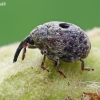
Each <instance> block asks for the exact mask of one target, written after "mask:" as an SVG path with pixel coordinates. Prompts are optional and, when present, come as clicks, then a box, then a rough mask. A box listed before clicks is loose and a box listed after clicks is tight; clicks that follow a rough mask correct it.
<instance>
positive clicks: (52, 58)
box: [47, 55, 66, 78]
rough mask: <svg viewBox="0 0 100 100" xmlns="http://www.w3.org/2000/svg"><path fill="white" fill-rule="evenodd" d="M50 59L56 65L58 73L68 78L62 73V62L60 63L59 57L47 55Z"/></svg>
mask: <svg viewBox="0 0 100 100" xmlns="http://www.w3.org/2000/svg"><path fill="white" fill-rule="evenodd" d="M47 57H48V59H50V60H52V61H54V65H55V67H56V70H57V72H58V73H60V75H62V76H64V78H66V76H65V74H64V73H63V72H62V71H60V69H59V67H60V61H59V57H57V56H54V55H47Z"/></svg>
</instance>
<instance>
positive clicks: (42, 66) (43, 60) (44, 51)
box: [41, 50, 49, 72]
mask: <svg viewBox="0 0 100 100" xmlns="http://www.w3.org/2000/svg"><path fill="white" fill-rule="evenodd" d="M41 52H42V53H43V55H44V57H43V59H42V63H41V68H42V69H43V70H47V71H48V72H49V70H48V69H47V68H45V67H44V63H45V59H46V56H47V51H46V50H43V51H41Z"/></svg>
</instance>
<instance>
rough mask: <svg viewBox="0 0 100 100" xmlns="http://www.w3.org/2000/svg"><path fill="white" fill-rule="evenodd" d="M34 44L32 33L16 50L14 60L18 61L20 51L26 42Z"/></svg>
mask: <svg viewBox="0 0 100 100" xmlns="http://www.w3.org/2000/svg"><path fill="white" fill-rule="evenodd" d="M27 43H29V44H32V45H34V41H33V40H32V37H31V35H29V36H27V37H26V38H25V39H24V40H23V41H22V42H21V43H20V44H19V46H18V48H17V50H16V52H15V55H14V59H13V62H16V61H17V58H18V56H19V53H20V51H21V50H22V48H23V47H24V46H25V44H27Z"/></svg>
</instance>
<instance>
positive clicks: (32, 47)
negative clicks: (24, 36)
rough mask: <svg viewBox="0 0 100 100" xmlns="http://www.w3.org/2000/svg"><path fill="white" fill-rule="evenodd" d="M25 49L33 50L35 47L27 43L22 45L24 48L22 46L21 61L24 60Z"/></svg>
mask: <svg viewBox="0 0 100 100" xmlns="http://www.w3.org/2000/svg"><path fill="white" fill-rule="evenodd" d="M26 47H28V48H30V49H35V48H37V47H36V46H35V45H31V44H29V43H26V44H24V46H23V52H22V60H24V58H25V53H26Z"/></svg>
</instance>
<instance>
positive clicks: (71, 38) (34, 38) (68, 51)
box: [13, 21, 94, 78]
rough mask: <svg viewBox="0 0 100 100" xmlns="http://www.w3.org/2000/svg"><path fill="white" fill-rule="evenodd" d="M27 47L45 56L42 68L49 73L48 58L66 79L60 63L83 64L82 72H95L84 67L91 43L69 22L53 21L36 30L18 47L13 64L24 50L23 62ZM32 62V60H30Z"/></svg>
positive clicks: (78, 28)
mask: <svg viewBox="0 0 100 100" xmlns="http://www.w3.org/2000/svg"><path fill="white" fill-rule="evenodd" d="M26 47H28V48H33V49H34V48H38V49H39V50H40V51H41V54H42V55H43V59H42V63H41V68H42V69H43V70H47V71H49V70H48V69H47V68H46V67H45V66H44V64H45V59H46V57H47V58H48V59H50V60H52V61H54V64H55V67H56V70H57V72H59V73H60V74H61V75H63V76H64V77H65V78H66V75H65V74H64V73H63V72H62V71H61V70H60V68H59V67H60V61H59V60H63V61H65V62H76V61H78V60H79V61H80V62H81V69H82V70H87V71H90V70H94V69H92V68H87V67H85V66H84V60H83V59H84V58H86V57H87V56H88V54H89V52H90V49H91V43H90V40H89V38H88V36H87V35H86V34H85V32H84V31H83V30H82V29H81V28H80V27H78V26H77V25H75V24H72V23H69V22H60V21H51V22H47V23H44V24H42V25H39V26H37V27H36V28H34V29H33V30H32V31H31V32H30V35H28V36H27V37H26V38H25V39H24V40H23V41H22V42H21V43H20V44H19V46H18V48H17V50H16V52H15V55H14V59H13V62H16V61H17V58H18V56H19V53H20V51H21V50H22V49H23V55H22V60H24V58H25V53H26ZM30 60H31V59H30Z"/></svg>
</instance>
